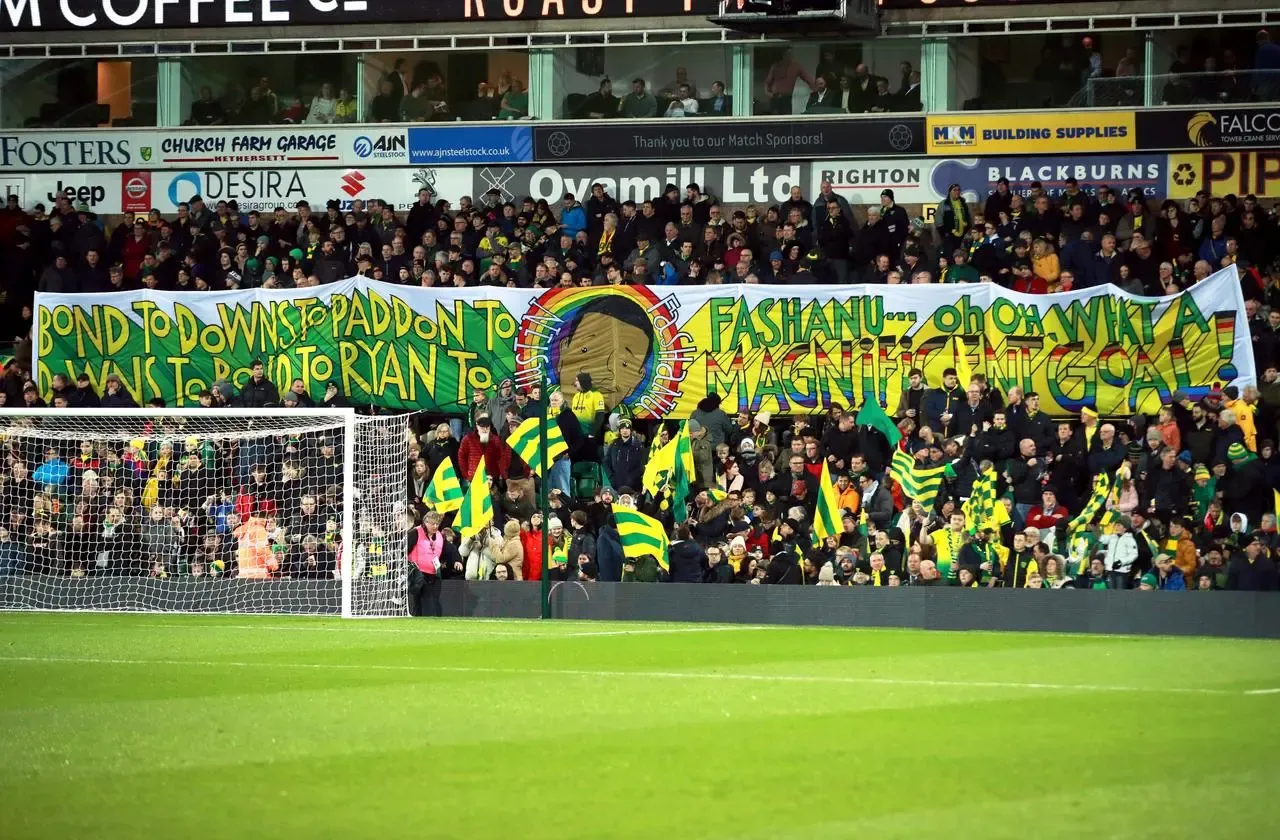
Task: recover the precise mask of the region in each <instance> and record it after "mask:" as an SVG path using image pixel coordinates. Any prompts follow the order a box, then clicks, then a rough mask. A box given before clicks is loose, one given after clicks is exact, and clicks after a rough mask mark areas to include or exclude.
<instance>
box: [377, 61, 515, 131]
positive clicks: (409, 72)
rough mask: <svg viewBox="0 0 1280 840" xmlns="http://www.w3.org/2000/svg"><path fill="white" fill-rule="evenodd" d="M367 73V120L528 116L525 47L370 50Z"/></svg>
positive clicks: (423, 120)
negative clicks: (392, 51) (448, 49)
mask: <svg viewBox="0 0 1280 840" xmlns="http://www.w3.org/2000/svg"><path fill="white" fill-rule="evenodd" d="M364 74H365V76H364V85H365V96H366V98H367V100H368V106H367V107H368V112H367V113H366V114H365V119H366V121H368V122H396V121H400V120H403V121H405V122H428V121H453V120H466V121H480V120H495V119H527V118H528V116H529V54H528V53H527V52H523V51H520V50H455V51H444V50H441V51H438V52H437V51H432V52H400V53H370V54H368V55H366V56H365V62H364ZM419 85H421V86H422V88H423V90H422V93H421V94H420V95H419V96H414V95H413V91H414V88H416V87H418V86H419Z"/></svg>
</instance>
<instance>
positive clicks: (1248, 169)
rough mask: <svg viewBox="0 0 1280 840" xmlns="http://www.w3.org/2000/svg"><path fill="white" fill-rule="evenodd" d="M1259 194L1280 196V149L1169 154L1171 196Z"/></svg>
mask: <svg viewBox="0 0 1280 840" xmlns="http://www.w3.org/2000/svg"><path fill="white" fill-rule="evenodd" d="M1200 190H1204V191H1206V192H1207V193H1209V194H1210V195H1239V196H1245V195H1250V194H1252V195H1256V196H1257V197H1258V198H1280V152H1275V151H1269V152H1194V153H1178V154H1172V155H1169V184H1168V190H1167V193H1166V194H1167V195H1168V197H1169V198H1178V199H1182V198H1191V197H1192V196H1194V195H1195V194H1196V193H1198V192H1199V191H1200Z"/></svg>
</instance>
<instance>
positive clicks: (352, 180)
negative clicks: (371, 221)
mask: <svg viewBox="0 0 1280 840" xmlns="http://www.w3.org/2000/svg"><path fill="white" fill-rule="evenodd" d="M339 180H341V181H342V191H343V192H344V193H346V194H347V195H348V196H350V197H351V198H355V197H356V196H358V195H359V194H360V193H362V192H364V173H363V172H361V171H360V170H358V169H353V170H351V171H350V172H348V173H347V174H346V175H343V176H342V178H340V179H339Z"/></svg>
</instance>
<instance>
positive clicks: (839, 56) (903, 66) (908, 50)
mask: <svg viewBox="0 0 1280 840" xmlns="http://www.w3.org/2000/svg"><path fill="white" fill-rule="evenodd" d="M751 66H752V70H751V79H752V108H751V112H752V113H753V114H757V115H765V114H776V115H783V114H883V113H893V112H901V111H919V110H920V109H921V92H920V42H919V41H918V40H914V39H906V38H877V39H874V40H870V41H865V42H860V41H838V42H814V41H803V42H796V43H793V44H769V45H761V46H757V47H756V48H755V51H754V54H753V56H752V64H751Z"/></svg>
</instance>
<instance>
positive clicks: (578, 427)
mask: <svg viewBox="0 0 1280 840" xmlns="http://www.w3.org/2000/svg"><path fill="white" fill-rule="evenodd" d="M966 386H967V387H966ZM598 396H599V395H598V392H594V391H593V390H592V383H591V381H590V379H589V378H586V379H584V378H583V377H582V376H579V377H577V378H576V379H575V381H574V382H572V383H566V385H565V389H564V391H563V392H557V393H554V394H552V395H550V397H548V399H547V404H546V405H545V406H544V405H543V402H542V398H543V395H542V394H541V393H539V392H538V391H537V390H534V391H532V392H527V391H523V390H520V389H517V388H514V387H512V384H511V383H510V382H506V383H503V386H502V387H501V388H500V389H499V391H498V392H497V393H495V394H488V393H486V392H478V393H477V394H476V399H475V402H474V404H473V406H472V410H471V412H470V413H469V415H468V420H467V427H466V432H465V434H464V435H463V437H462V439H461V440H458V439H457V438H456V437H454V433H453V430H452V428H451V427H450V425H449V424H447V423H441V424H439V425H438V426H431V427H429V428H427V429H425V431H424V433H423V434H422V436H421V437H420V438H419V439H417V440H415V441H414V442H413V443H412V444H411V453H410V466H409V477H408V484H409V489H408V495H409V498H410V500H411V502H412V503H413V505H414V519H415V521H418V522H420V523H421V524H420V526H418V527H415V528H414V529H413V536H412V537H411V538H410V544H411V545H415V544H416V543H417V542H418V541H421V540H427V541H428V544H429V546H430V552H429V554H430V560H429V563H428V564H427V565H428V568H429V570H430V572H431V574H432V575H433V576H439V577H443V578H463V577H465V578H467V579H470V580H475V579H490V580H520V579H525V580H530V579H532V580H537V579H540V577H541V575H542V574H543V568H544V563H543V559H544V557H543V549H542V538H543V530H544V528H545V529H546V530H547V532H548V534H547V537H548V545H549V549H548V550H549V551H550V555H549V556H548V557H547V558H546V564H545V565H546V569H547V570H548V573H549V574H550V575H551V577H552V578H553V579H554V580H577V581H588V580H606V581H631V580H634V581H647V582H654V581H672V582H683V583H698V582H702V583H735V582H736V583H746V584H757V585H759V584H813V585H824V584H825V585H865V586H948V585H950V586H967V587H973V586H989V587H1000V586H1003V587H1016V588H1051V589H1058V588H1086V589H1130V588H1138V589H1152V590H1156V589H1159V590H1186V589H1195V590H1214V589H1229V590H1254V591H1257V590H1273V589H1276V588H1277V567H1276V559H1277V553H1276V552H1277V548H1278V547H1280V534H1278V533H1277V531H1276V517H1275V509H1274V508H1275V504H1274V501H1273V494H1272V493H1271V492H1269V491H1270V490H1276V489H1280V458H1278V457H1277V453H1276V447H1275V443H1274V438H1275V435H1276V433H1277V431H1280V427H1278V426H1277V421H1280V372H1278V371H1277V364H1276V363H1275V362H1272V363H1271V364H1269V365H1268V367H1267V373H1266V378H1265V381H1264V383H1263V384H1262V387H1261V388H1254V387H1252V386H1250V387H1247V388H1245V389H1243V391H1241V390H1237V389H1236V388H1234V387H1227V388H1225V389H1221V390H1219V389H1215V390H1214V391H1213V392H1211V393H1210V394H1209V395H1208V396H1206V397H1205V398H1203V399H1202V400H1199V401H1193V400H1191V399H1189V398H1188V397H1187V396H1186V395H1185V394H1182V393H1177V394H1174V396H1173V400H1172V401H1171V402H1170V404H1168V405H1166V406H1164V407H1163V408H1161V410H1160V411H1159V413H1158V415H1157V416H1155V417H1145V416H1141V415H1139V416H1135V417H1132V418H1127V419H1123V420H1114V421H1108V420H1105V419H1100V418H1099V417H1098V415H1097V413H1096V412H1094V411H1092V410H1090V409H1085V410H1083V411H1082V412H1081V415H1080V417H1079V418H1078V419H1065V420H1062V421H1060V422H1059V421H1053V420H1051V419H1049V418H1048V417H1046V416H1045V415H1044V414H1043V413H1042V412H1041V411H1040V410H1039V398H1038V396H1037V395H1036V394H1034V393H1030V394H1024V393H1022V392H1021V391H1020V390H1018V389H1012V390H1011V391H1010V393H1008V394H1000V393H998V392H997V391H995V390H994V389H993V388H991V387H990V386H989V384H988V383H987V382H986V380H985V378H984V377H982V376H981V375H977V376H975V377H973V379H972V380H971V381H970V382H968V383H963V384H962V383H960V382H959V381H958V380H957V378H956V373H955V371H954V370H947V371H946V372H944V374H943V379H942V381H941V382H938V383H936V384H935V385H934V386H933V387H929V384H928V383H926V382H924V381H923V380H922V379H921V377H920V374H919V372H918V371H917V372H912V387H911V388H910V389H909V390H908V391H907V392H905V393H904V395H903V397H902V400H901V404H900V405H898V406H895V407H894V408H895V409H896V411H895V412H894V419H895V420H896V422H897V428H898V429H899V430H900V432H901V433H902V435H903V436H904V438H903V443H902V447H903V449H904V450H905V451H906V452H907V453H909V454H910V456H911V457H912V458H913V459H914V460H915V461H916V462H917V464H919V465H920V466H922V467H926V468H932V467H938V466H944V465H945V466H947V467H949V469H947V471H946V479H945V480H944V482H943V484H942V487H941V490H940V492H939V494H938V496H937V498H936V500H935V501H934V503H932V504H930V505H929V506H928V507H924V506H922V505H920V504H919V503H918V502H913V501H912V500H910V499H906V498H904V496H903V493H902V488H901V487H900V486H899V484H898V483H897V482H896V481H895V480H893V479H892V478H891V476H890V473H889V472H888V465H889V462H890V458H891V448H890V446H889V443H888V440H887V439H886V438H885V437H884V435H883V433H882V432H881V431H880V430H877V429H875V428H873V427H870V426H867V425H860V424H859V422H858V418H857V417H856V416H855V413H854V412H853V411H851V410H850V411H846V410H844V409H843V408H842V407H841V406H832V407H831V408H830V410H828V411H827V412H825V413H824V414H822V415H818V416H793V417H789V418H774V417H772V416H770V414H769V413H768V412H759V413H757V414H755V415H752V414H751V413H750V412H746V411H736V412H735V411H734V410H733V409H732V408H730V410H729V411H728V412H726V411H725V410H724V409H723V408H722V407H721V406H722V401H721V399H720V398H719V397H718V396H717V395H715V394H710V395H708V396H707V397H706V398H705V399H704V400H702V401H701V402H700V403H699V405H698V407H697V410H696V411H695V412H694V414H693V417H692V419H690V421H689V422H688V432H689V436H690V438H691V448H692V453H693V460H694V463H695V470H694V475H693V478H692V488H691V493H690V495H689V501H688V503H687V504H688V517H687V519H684V521H682V522H679V523H677V522H676V521H675V510H674V509H673V507H672V504H673V503H674V500H673V499H672V498H671V497H670V496H669V495H662V494H660V495H659V497H658V498H653V497H651V496H650V495H648V494H646V493H644V492H643V491H642V490H641V482H642V476H643V474H644V470H645V466H646V463H647V461H648V459H649V458H650V457H652V456H653V454H654V451H655V449H656V447H658V446H661V445H664V444H666V443H667V442H668V441H669V440H670V439H671V437H672V436H673V435H674V434H676V433H677V430H676V428H675V424H674V423H670V422H668V423H658V422H649V423H641V422H638V421H636V422H633V421H632V420H630V419H628V418H627V416H626V414H625V412H614V413H612V414H608V415H606V412H605V411H604V410H603V408H602V403H601V402H600V400H599V399H597V397H598ZM544 411H545V412H547V413H548V414H549V415H550V416H551V417H553V418H554V420H555V422H556V424H557V426H558V428H559V429H560V430H561V431H562V433H563V434H564V437H565V439H566V441H569V442H570V449H569V452H568V453H567V454H566V455H564V456H563V457H562V458H561V459H560V460H558V461H557V464H561V465H564V466H567V467H569V468H570V469H569V470H567V471H566V472H567V473H568V472H571V473H572V475H574V476H575V481H574V483H573V484H572V485H571V486H569V487H566V488H563V489H562V488H561V487H557V486H556V482H555V481H554V480H552V479H549V480H548V483H547V491H548V492H549V494H550V502H549V503H550V507H551V517H550V519H549V520H547V521H546V522H544V521H543V519H542V517H541V515H540V513H539V512H538V507H537V504H536V495H535V491H534V482H533V480H532V479H531V478H529V471H528V468H527V467H525V466H524V465H523V463H522V462H521V461H520V459H519V457H518V456H517V455H515V453H513V452H512V451H511V449H510V448H509V447H508V446H507V445H506V443H505V437H506V435H508V434H509V433H510V432H511V431H512V430H513V429H514V428H515V427H516V426H517V425H518V424H519V423H520V422H521V421H522V420H523V419H527V418H528V417H536V416H540V415H541V414H542V413H543V412H544ZM642 427H643V429H642ZM481 453H483V454H484V457H485V461H486V464H490V465H494V464H497V465H501V466H500V468H499V469H498V470H497V471H496V473H497V474H496V475H495V474H494V471H492V470H491V472H490V481H491V487H490V492H491V493H492V496H493V498H492V505H493V510H494V519H493V522H492V524H491V525H490V526H489V527H487V528H485V529H484V530H483V531H482V532H481V533H479V534H477V535H476V536H474V537H471V538H468V539H460V538H459V536H458V534H457V533H456V531H455V530H454V529H453V528H452V527H450V524H451V519H452V516H453V515H452V514H445V515H443V516H442V515H441V514H440V513H438V512H437V511H435V510H434V509H433V508H432V506H431V504H430V503H429V502H427V501H426V500H425V499H423V496H424V495H425V493H426V488H427V487H428V486H429V484H430V480H431V476H432V475H433V474H434V472H435V470H437V469H439V468H440V465H441V464H443V463H445V462H446V460H448V461H449V463H456V464H458V465H459V467H458V470H459V473H460V475H461V476H462V478H463V480H464V483H465V482H466V481H467V480H468V479H469V478H471V477H472V476H473V475H474V471H475V469H476V462H477V461H478V459H479V456H480V454H481ZM566 461H568V462H571V463H570V464H565V463H564V462H566ZM584 464H585V465H590V466H594V465H596V464H598V465H599V467H600V473H599V475H600V478H599V480H594V479H591V478H590V477H589V476H591V475H592V474H593V470H586V471H583V470H581V469H580V468H581V467H582V466H583V465H584ZM824 465H825V467H826V469H827V470H828V471H829V473H830V475H831V476H833V480H834V493H835V496H836V499H837V504H838V506H839V507H840V509H841V514H842V516H843V529H842V532H841V534H840V535H839V536H838V537H832V538H829V539H827V540H826V541H825V542H820V543H819V542H817V541H816V540H815V538H814V537H813V536H812V535H813V522H814V515H815V507H816V505H817V503H818V498H819V484H818V482H819V481H820V480H821V476H822V474H823V469H824ZM988 471H994V472H993V474H994V475H995V476H996V481H997V490H996V492H997V494H998V495H999V502H998V503H997V504H999V505H1001V506H1002V510H1003V515H1002V516H996V517H994V518H993V519H991V520H989V521H987V522H986V523H985V524H982V523H975V522H974V521H973V519H972V517H966V514H965V510H964V507H965V506H964V503H965V501H966V500H967V499H968V498H969V496H970V495H971V493H973V492H974V489H975V483H976V482H977V481H978V479H979V476H981V475H983V474H984V473H987V472H988ZM579 475H585V476H588V478H586V479H585V480H578V479H577V478H576V477H577V476H579ZM1104 475H1105V476H1107V477H1108V479H1109V480H1113V481H1114V491H1113V492H1110V493H1109V494H1108V497H1107V500H1106V502H1105V504H1104V505H1102V506H1101V507H1100V508H1099V509H1098V511H1097V515H1096V516H1095V517H1094V519H1095V520H1096V521H1093V522H1090V523H1089V524H1088V525H1087V526H1086V527H1082V528H1074V527H1071V523H1072V520H1073V518H1074V516H1075V515H1076V514H1078V513H1079V512H1080V511H1081V509H1082V507H1083V506H1084V505H1085V504H1087V503H1088V501H1089V499H1090V498H1091V495H1092V488H1093V486H1094V481H1095V479H1096V478H1097V477H1098V476H1104ZM614 504H621V505H628V506H634V507H637V508H639V509H640V510H641V511H643V512H645V513H647V514H648V515H651V516H653V517H655V518H658V519H659V520H660V521H663V522H664V523H665V525H666V526H667V527H668V529H669V532H670V534H671V536H672V543H671V547H670V551H669V553H668V554H667V555H666V556H665V557H662V558H659V557H657V556H653V555H650V556H644V557H639V558H636V557H628V556H627V555H626V554H625V553H624V551H623V546H622V540H621V539H620V536H619V533H618V530H617V528H616V525H615V524H614V517H613V512H612V510H613V505H614ZM682 519H683V517H682ZM422 559H426V558H425V557H424V558H422Z"/></svg>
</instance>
